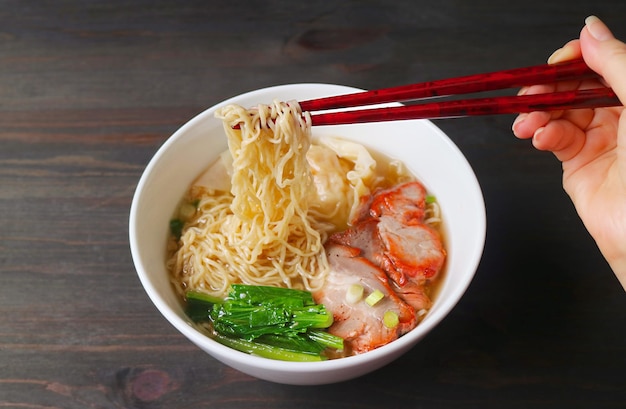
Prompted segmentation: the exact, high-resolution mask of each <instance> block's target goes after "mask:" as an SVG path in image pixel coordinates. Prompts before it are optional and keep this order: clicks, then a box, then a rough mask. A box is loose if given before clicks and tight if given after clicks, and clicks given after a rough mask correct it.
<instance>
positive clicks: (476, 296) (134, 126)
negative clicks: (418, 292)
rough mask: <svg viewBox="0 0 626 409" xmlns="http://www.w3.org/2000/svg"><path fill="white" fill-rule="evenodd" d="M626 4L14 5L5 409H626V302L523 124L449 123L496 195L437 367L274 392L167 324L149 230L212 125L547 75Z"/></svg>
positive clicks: (427, 355) (489, 201)
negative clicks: (539, 70)
mask: <svg viewBox="0 0 626 409" xmlns="http://www.w3.org/2000/svg"><path fill="white" fill-rule="evenodd" d="M592 13H593V14H597V15H599V16H600V17H602V18H603V19H604V20H605V21H606V22H607V23H609V25H610V26H612V28H613V29H614V31H615V33H616V34H617V35H618V36H619V37H621V38H626V27H625V25H624V18H625V17H626V2H624V1H622V0H615V1H610V0H598V1H595V2H587V1H572V0H557V1H552V2H546V1H544V0H527V1H524V2H509V1H502V2H497V1H494V0H475V1H467V2H461V1H449V0H440V1H437V2H430V1H418V0H396V1H393V2H391V1H386V0H371V1H362V2H359V1H356V0H354V1H341V0H340V1H332V2H330V1H323V0H310V1H307V2H304V1H300V2H298V1H295V2H288V1H280V0H265V1H262V2H261V1H241V0H229V1H208V2H206V1H181V2H173V1H162V0H156V1H147V0H139V1H127V2H121V1H106V2H97V1H44V0H33V1H22V0H6V1H0V272H1V274H2V281H1V283H0V408H38V409H39V408H46V409H47V408H64V409H73V408H81V409H83V408H205V407H207V408H208V407H210V408H237V409H240V408H274V409H276V408H294V407H298V408H302V409H304V408H323V407H327V408H363V409H365V408H372V409H374V408H376V409H378V408H382V407H394V408H405V407H406V408H453V409H458V408H557V407H563V408H585V409H587V408H624V407H626V375H625V374H626V338H625V337H624V334H623V330H624V328H625V326H626V295H625V294H624V290H623V289H622V287H621V286H620V285H619V283H618V282H617V280H616V278H615V277H614V276H613V274H612V272H611V270H610V269H609V268H608V266H607V264H606V262H605V261H604V260H603V258H602V257H601V255H600V254H599V252H598V250H597V248H596V246H595V244H594V242H593V240H592V239H591V238H590V236H589V235H588V233H587V232H586V230H585V229H584V227H583V225H582V223H581V222H580V220H579V218H578V216H577V214H576V212H575V211H574V208H573V206H572V204H571V202H570V201H569V198H568V197H567V195H566V194H565V193H564V192H563V190H562V187H561V169H560V164H559V163H558V162H557V161H556V160H555V159H554V158H553V156H552V155H551V154H549V153H543V152H538V151H536V150H534V148H533V147H532V146H531V145H530V143H529V142H528V141H519V140H517V139H516V138H515V137H514V136H513V135H512V133H511V131H510V127H511V123H512V120H513V116H498V117H483V118H473V119H469V118H466V119H454V120H442V121H438V122H436V124H437V125H438V126H440V127H441V128H442V129H443V130H444V131H445V132H446V133H447V134H448V135H449V136H450V137H451V138H452V140H453V141H454V142H455V143H456V144H458V146H459V147H460V149H461V150H462V151H463V153H464V154H465V155H466V156H467V158H468V160H469V161H470V163H471V164H472V166H473V168H474V170H475V172H476V174H477V176H478V179H479V181H480V183H481V185H482V188H483V192H484V196H485V200H486V205H487V217H488V232H487V242H486V247H485V251H484V258H483V260H482V262H481V264H480V266H479V269H478V271H477V274H476V277H475V279H474V281H473V283H472V285H471V286H470V288H469V290H468V292H467V294H466V296H465V297H464V298H463V299H462V300H461V302H460V303H459V304H458V306H457V307H456V308H455V309H454V311H453V312H452V313H451V314H450V315H449V316H448V317H447V318H446V319H445V320H444V322H443V323H442V324H441V325H440V326H439V327H438V328H437V329H436V330H434V331H433V332H432V333H431V334H429V335H428V336H427V337H426V338H425V339H424V340H423V341H422V342H421V343H420V344H419V345H418V346H417V347H415V348H414V349H413V350H411V351H410V352H409V353H408V354H407V355H405V356H404V357H402V358H401V359H399V360H397V361H396V362H394V363H393V364H391V365H389V366H387V367H385V368H383V369H381V370H379V371H377V372H375V373H372V374H370V375H367V376H364V377H361V378H359V379H356V380H353V381H349V382H344V383H341V384H337V385H327V386H317V387H303V386H285V385H280V384H273V383H269V382H265V381H260V380H257V379H254V378H251V377H249V376H247V375H244V374H242V373H239V372H238V371H236V370H233V369H230V368H228V367H226V366H224V365H222V364H220V363H219V362H217V361H216V360H214V359H213V358H211V357H210V356H208V355H206V354H205V353H203V352H201V351H200V350H199V349H198V348H196V347H195V346H193V345H192V344H191V343H190V342H188V341H187V339H185V338H184V337H183V336H182V335H180V334H179V333H178V332H177V331H176V330H174V329H173V328H172V327H171V326H170V325H169V324H168V323H167V322H166V321H165V319H164V318H163V317H162V316H161V315H160V314H159V313H158V312H157V310H156V309H155V308H154V306H153V305H152V304H151V302H150V301H149V299H148V297H147V296H146V294H145V292H144V291H143V289H142V287H141V285H140V283H139V281H138V279H137V276H136V274H135V270H134V267H133V263H132V260H131V257H130V251H129V245H128V228H127V225H128V213H129V208H130V203H131V198H132V195H133V192H134V189H135V187H136V184H137V182H138V179H139V177H140V175H141V173H142V171H143V169H144V167H145V166H146V164H147V163H148V161H149V160H150V158H151V156H152V155H153V154H154V153H155V152H156V150H157V149H158V147H159V146H160V145H161V144H162V143H163V142H165V140H166V139H167V138H168V137H169V136H170V135H171V134H172V133H173V132H174V131H175V130H176V129H177V128H178V127H179V126H181V125H182V124H183V123H184V122H186V121H187V120H188V119H190V118H191V117H193V116H194V115H196V114H197V113H199V112H200V111H202V110H203V109H205V108H207V107H209V106H211V105H213V104H215V103H217V102H219V101H221V100H223V99H225V98H227V97H230V96H233V95H236V94H239V93H241V92H245V91H249V90H253V89H257V88H262V87H266V86H270V85H277V84H283V83H297V82H326V83H337V84H344V85H350V86H356V87H361V88H370V89H371V88H380V87H383V86H391V85H400V84H406V83H412V82H419V81H425V80H429V79H437V78H444V77H449V76H457V75H464V74H472V73H477V72H484V71H492V70H497V69H504V68H514V67H519V66H525V65H534V64H539V63H542V62H543V61H545V60H546V58H547V57H548V55H549V54H550V53H551V52H552V51H553V50H554V49H556V48H558V47H560V46H561V45H562V44H564V43H565V42H566V41H568V40H570V39H572V38H575V37H577V36H578V33H579V30H580V29H581V28H582V25H583V20H584V18H585V17H586V16H587V15H589V14H592Z"/></svg>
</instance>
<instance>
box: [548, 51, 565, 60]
mask: <svg viewBox="0 0 626 409" xmlns="http://www.w3.org/2000/svg"><path fill="white" fill-rule="evenodd" d="M562 52H563V49H562V48H559V49H558V50H556V51H554V52H553V53H552V55H551V56H550V57H548V64H552V63H554V62H556V61H559V60H558V58H559V54H561V53H562Z"/></svg>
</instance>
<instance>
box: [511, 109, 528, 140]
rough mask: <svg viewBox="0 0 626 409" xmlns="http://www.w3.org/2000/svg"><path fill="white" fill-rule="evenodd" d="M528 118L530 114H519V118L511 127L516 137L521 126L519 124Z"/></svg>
mask: <svg viewBox="0 0 626 409" xmlns="http://www.w3.org/2000/svg"><path fill="white" fill-rule="evenodd" d="M527 116H528V114H519V115H518V116H517V118H515V121H513V126H511V129H512V130H513V133H514V134H515V135H517V133H516V132H515V128H517V126H519V124H521V123H522V122H524V120H525V119H526V117H527Z"/></svg>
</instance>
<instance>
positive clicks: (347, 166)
mask: <svg viewBox="0 0 626 409" xmlns="http://www.w3.org/2000/svg"><path fill="white" fill-rule="evenodd" d="M307 160H308V162H309V166H310V167H311V173H312V175H313V184H314V186H315V197H312V198H311V201H310V204H311V207H312V208H313V209H315V210H319V211H320V213H322V214H323V215H328V221H330V222H332V223H334V224H335V225H339V226H340V225H345V222H346V220H347V221H351V220H352V219H353V218H354V216H355V215H356V212H357V209H358V206H359V198H360V197H361V196H365V195H369V194H370V190H369V188H368V187H367V185H366V183H368V182H369V181H370V179H371V178H372V177H373V175H374V171H375V169H376V161H375V160H374V159H373V158H372V156H371V155H370V154H369V152H367V150H366V149H365V147H364V146H362V145H360V144H358V143H354V142H350V141H346V140H342V139H338V138H331V137H325V138H321V139H320V140H319V145H311V148H310V149H309V151H308V153H307Z"/></svg>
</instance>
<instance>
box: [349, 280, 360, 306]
mask: <svg viewBox="0 0 626 409" xmlns="http://www.w3.org/2000/svg"><path fill="white" fill-rule="evenodd" d="M362 298H363V286H362V285H360V284H352V285H351V286H350V287H348V291H346V301H347V302H348V303H349V304H356V303H357V302H359V301H361V299H362Z"/></svg>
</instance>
